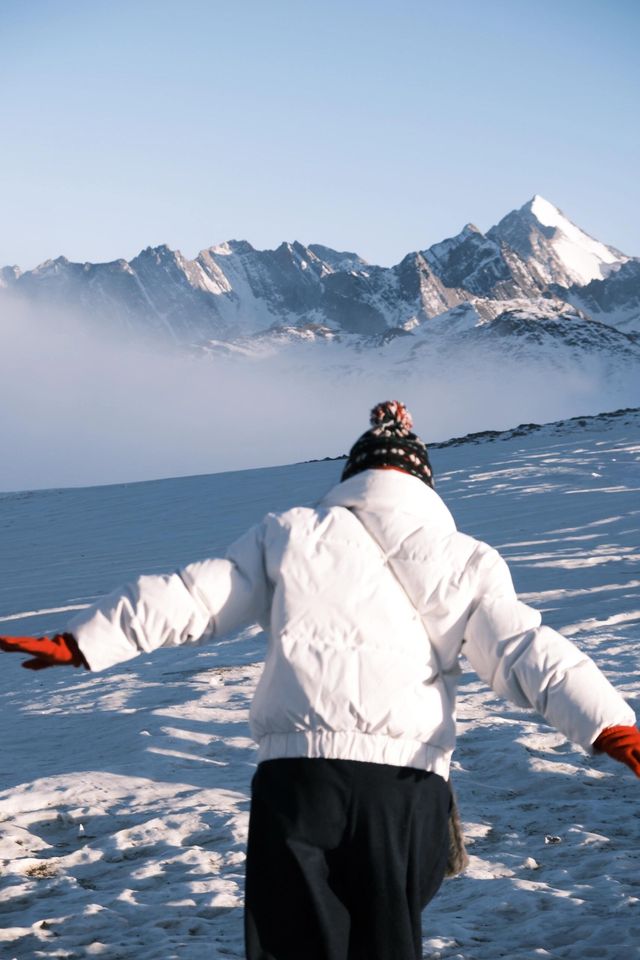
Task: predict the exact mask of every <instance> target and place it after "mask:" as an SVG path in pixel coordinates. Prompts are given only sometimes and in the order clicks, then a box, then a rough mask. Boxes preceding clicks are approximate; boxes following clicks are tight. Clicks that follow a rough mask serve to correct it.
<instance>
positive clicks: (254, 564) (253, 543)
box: [0, 525, 270, 670]
mask: <svg viewBox="0 0 640 960" xmlns="http://www.w3.org/2000/svg"><path fill="white" fill-rule="evenodd" d="M269 598H270V588H269V584H268V581H267V578H266V575H265V571H264V562H263V552H262V528H261V525H259V526H257V527H253V528H252V529H251V530H249V531H248V532H247V533H246V534H244V536H242V537H240V539H239V540H236V542H235V543H234V544H233V545H232V546H231V547H230V548H229V550H228V552H227V557H226V558H225V559H212V560H204V561H202V562H200V563H193V564H190V565H189V566H187V567H184V568H183V569H181V570H179V571H178V572H176V573H172V574H166V575H162V576H143V577H139V578H138V579H137V580H136V581H134V582H133V583H131V584H128V585H127V586H125V587H122V588H120V589H118V590H115V591H114V592H113V593H111V594H109V595H107V596H106V597H103V598H102V599H101V600H99V601H98V602H97V603H96V604H94V605H93V606H91V607H89V608H88V609H87V610H84V611H83V612H82V613H81V614H80V615H79V616H77V617H75V618H74V619H73V620H72V621H71V622H70V623H69V631H68V632H67V633H64V634H58V635H57V636H56V637H54V638H52V639H47V638H45V637H41V638H32V637H13V638H5V639H4V642H3V643H0V647H1V648H2V649H3V650H11V651H17V652H22V653H32V654H35V655H36V658H37V661H38V665H37V666H35V664H34V662H33V661H26V663H25V664H24V666H27V667H29V668H30V669H40V668H41V667H46V666H53V665H54V664H66V665H75V666H77V665H80V664H84V665H85V666H87V667H88V668H89V669H90V670H104V669H106V668H107V667H111V666H113V665H114V664H116V663H122V662H124V661H126V660H130V659H131V658H132V657H135V656H137V655H138V654H139V653H142V652H145V653H149V652H151V651H152V650H156V649H157V648H158V647H166V646H179V645H181V644H186V643H198V642H200V641H202V640H204V639H208V638H210V637H212V636H219V635H221V634H224V633H229V632H231V631H233V630H237V629H239V628H240V627H242V626H246V625H248V624H250V623H255V622H264V621H265V619H266V618H267V612H268V608H269Z"/></svg>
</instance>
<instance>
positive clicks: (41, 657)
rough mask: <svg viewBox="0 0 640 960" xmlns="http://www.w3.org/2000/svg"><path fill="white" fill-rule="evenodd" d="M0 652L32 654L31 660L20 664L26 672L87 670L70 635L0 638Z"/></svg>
mask: <svg viewBox="0 0 640 960" xmlns="http://www.w3.org/2000/svg"><path fill="white" fill-rule="evenodd" d="M0 650H5V651H6V652H7V653H29V654H32V659H31V660H25V661H24V663H23V664H22V666H23V667H26V668H27V670H43V669H44V668H45V667H58V666H68V667H86V668H87V670H88V669H89V664H88V663H87V661H86V660H85V658H84V657H83V656H82V653H81V652H80V648H79V647H78V644H77V643H76V640H75V637H74V636H73V634H71V633H57V634H56V635H55V637H0Z"/></svg>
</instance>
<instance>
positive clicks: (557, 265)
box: [488, 194, 629, 287]
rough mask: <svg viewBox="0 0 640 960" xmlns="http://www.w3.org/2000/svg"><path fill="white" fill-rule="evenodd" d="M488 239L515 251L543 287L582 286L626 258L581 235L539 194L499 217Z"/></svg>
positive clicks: (580, 231)
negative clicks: (551, 284)
mask: <svg viewBox="0 0 640 960" xmlns="http://www.w3.org/2000/svg"><path fill="white" fill-rule="evenodd" d="M488 236H489V237H491V238H492V239H494V240H497V241H498V242H499V243H502V244H506V245H507V246H508V247H510V248H511V249H512V250H515V251H516V253H518V254H519V255H520V257H522V259H523V260H524V261H525V262H526V263H527V265H528V266H529V268H530V270H531V272H532V274H533V275H534V276H536V277H537V279H538V280H539V281H540V282H541V283H543V284H548V283H557V284H560V285H561V286H565V287H569V286H572V285H573V284H581V285H584V284H587V283H590V282H591V280H600V279H602V278H603V277H606V276H608V274H609V273H610V271H611V267H612V266H613V265H614V264H620V263H622V262H624V261H626V260H628V259H629V258H628V257H626V256H625V255H624V254H622V253H620V251H619V250H616V249H615V248H614V247H609V246H607V245H606V244H604V243H601V242H600V241H599V240H595V239H594V238H593V237H591V236H590V235H589V234H588V233H585V231H584V230H581V229H580V227H578V226H576V224H575V223H573V222H572V221H571V220H569V218H568V217H566V216H565V215H564V214H563V212H562V211H561V210H560V209H559V208H558V207H556V206H555V205H554V204H553V203H550V201H549V200H546V199H545V198H544V197H541V196H540V195H539V194H536V195H535V196H534V197H533V198H532V199H531V200H529V201H528V202H527V203H525V205H524V206H523V207H520V209H519V210H513V211H512V212H511V213H508V214H507V216H506V217H503V219H502V220H501V221H500V222H499V223H498V224H497V226H495V227H492V228H491V230H489V232H488Z"/></svg>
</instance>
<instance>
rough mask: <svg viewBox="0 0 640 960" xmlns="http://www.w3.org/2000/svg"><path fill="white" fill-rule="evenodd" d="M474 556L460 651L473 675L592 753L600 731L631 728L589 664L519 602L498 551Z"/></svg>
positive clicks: (622, 706) (625, 711) (628, 716)
mask: <svg viewBox="0 0 640 960" xmlns="http://www.w3.org/2000/svg"><path fill="white" fill-rule="evenodd" d="M479 552H480V558H479V562H477V564H476V568H475V571H474V575H473V581H474V584H473V590H474V596H475V599H474V603H473V605H472V608H471V609H472V612H471V616H470V617H469V620H468V622H467V625H466V630H465V634H464V637H465V641H464V646H463V652H464V653H465V655H466V657H467V659H468V660H469V662H470V663H471V666H472V667H473V668H474V670H475V671H476V673H477V674H478V676H479V677H480V678H481V679H482V680H484V681H485V682H486V683H488V684H489V685H490V686H491V687H492V688H493V689H494V690H495V692H496V693H497V694H499V695H500V696H502V697H505V698H506V699H508V700H510V701H511V702H512V703H515V704H517V705H518V706H522V707H531V708H533V709H534V710H537V711H538V713H540V714H541V715H542V716H543V717H544V718H545V720H546V721H547V722H548V723H549V724H550V725H551V726H553V727H555V728H556V729H557V730H559V731H560V732H561V733H563V734H564V735H565V736H566V737H567V738H568V739H569V740H572V741H573V742H575V743H578V744H580V745H581V746H582V747H584V748H585V749H586V750H589V751H591V750H592V745H593V742H594V741H595V740H596V739H597V737H598V735H599V734H600V733H601V732H602V730H603V729H604V728H605V727H610V726H616V725H618V724H623V725H631V724H633V723H635V715H634V712H633V710H632V709H631V708H630V707H629V705H628V704H627V703H626V702H625V701H624V700H623V698H622V697H621V696H620V694H619V693H618V692H617V691H616V690H615V689H614V688H613V687H612V685H611V684H610V683H609V681H608V680H607V679H606V677H605V676H604V674H603V673H602V672H601V671H600V669H599V668H598V667H597V666H596V664H595V663H594V662H593V660H591V659H590V658H589V657H588V656H587V655H586V654H585V653H583V652H582V651H581V650H579V649H578V647H577V646H576V645H575V644H573V643H572V642H571V641H570V640H567V638H566V637H563V636H562V635H561V634H560V633H558V632H557V631H555V630H553V629H551V628H550V627H546V626H542V625H541V617H540V614H539V612H538V611H536V610H534V609H533V608H532V607H529V606H527V605H526V604H524V603H522V602H521V601H519V600H518V598H517V596H516V593H515V590H514V587H513V583H512V580H511V574H510V572H509V568H508V567H507V564H506V563H505V561H504V560H503V559H502V557H501V556H500V555H499V554H498V553H497V551H495V550H493V549H491V548H489V547H486V545H484V544H482V545H481V549H480V551H479Z"/></svg>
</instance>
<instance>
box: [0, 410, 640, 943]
mask: <svg viewBox="0 0 640 960" xmlns="http://www.w3.org/2000/svg"><path fill="white" fill-rule="evenodd" d="M412 429H413V422H412V419H411V417H410V414H409V413H408V411H407V409H406V408H405V407H404V405H403V404H401V403H399V402H397V401H387V402H385V403H382V404H378V405H377V406H376V407H375V408H374V409H373V411H372V413H371V429H369V430H367V431H366V432H365V433H364V434H363V435H362V436H361V437H360V438H359V439H358V440H357V441H356V443H355V445H354V446H353V447H352V449H351V451H350V453H349V456H348V459H347V462H346V465H345V468H344V472H343V474H342V478H341V481H340V482H339V483H338V484H337V485H336V486H335V487H333V489H331V490H330V491H329V492H328V493H327V494H326V496H324V497H323V499H322V500H321V501H320V502H319V503H318V504H316V505H315V506H312V507H295V508H293V509H291V510H287V511H285V512H283V513H275V514H268V515H267V516H266V517H265V518H264V519H263V520H262V522H260V523H259V524H257V525H256V526H254V527H253V528H252V529H251V530H249V531H248V532H247V533H246V534H244V535H243V536H242V537H240V539H239V540H237V541H236V542H235V543H234V544H233V545H232V546H231V547H230V548H229V550H228V552H227V556H226V558H214V559H206V560H203V561H200V562H196V563H192V564H190V565H188V566H186V567H185V568H184V569H181V570H179V571H178V572H176V573H172V574H167V575H162V576H158V575H154V576H142V577H140V578H139V579H138V580H137V581H136V582H135V583H133V584H131V585H129V586H127V587H125V588H123V589H122V590H117V591H115V592H114V593H112V594H110V595H109V596H107V597H105V598H104V599H102V600H100V601H99V602H98V603H96V604H95V605H94V606H92V607H90V608H89V609H87V610H86V611H84V612H82V613H81V614H80V615H79V616H77V617H76V619H75V620H73V621H72V622H71V623H70V625H69V629H68V631H67V632H65V633H63V634H59V635H57V636H55V637H53V638H46V637H41V638H24V637H23V638H20V637H6V638H4V639H2V641H1V643H0V645H1V646H2V649H3V650H7V651H17V652H23V653H29V654H31V655H32V658H31V659H30V660H28V661H26V662H25V663H24V664H23V665H24V666H26V667H28V668H30V669H40V668H42V667H48V666H51V665H54V664H70V665H75V666H84V667H86V668H87V669H90V670H104V669H106V668H108V667H110V666H112V665H114V664H117V663H121V662H123V661H126V660H128V659H130V658H131V657H135V656H136V655H137V654H139V653H141V652H143V651H144V652H146V653H148V652H150V651H152V650H155V649H157V648H158V647H163V646H174V645H178V644H187V643H195V642H199V641H201V640H203V639H211V638H215V637H219V636H221V635H223V634H227V633H231V632H233V631H235V630H238V629H239V628H241V627H243V626H246V625H248V624H250V623H258V624H260V625H261V626H262V628H263V629H264V631H265V634H267V637H268V643H267V648H266V655H265V664H264V669H263V672H262V675H261V677H260V680H259V682H258V685H257V688H256V691H255V695H254V698H253V702H252V706H251V711H250V724H251V730H252V733H253V736H254V737H255V739H256V740H257V743H258V755H257V760H258V766H257V770H256V773H255V776H254V778H253V781H252V801H251V812H250V823H249V837H248V844H247V861H246V894H245V937H246V955H247V957H248V958H249V960H365V958H366V960H415V958H419V957H420V956H421V912H422V910H423V909H424V907H425V906H426V904H427V903H428V902H429V900H430V899H431V898H432V897H433V896H434V894H435V893H436V892H437V890H438V888H439V886H440V884H441V882H442V879H443V876H444V872H445V865H446V859H447V846H448V815H449V808H450V803H451V793H450V787H449V782H448V781H449V765H450V759H451V754H452V752H453V749H454V744H455V696H456V685H457V680H458V675H459V673H460V666H459V660H460V657H461V654H464V655H465V656H466V658H467V659H468V661H469V662H470V663H471V665H472V667H473V668H474V669H475V671H476V673H477V674H478V676H479V677H480V678H482V680H484V681H486V682H487V683H488V684H489V685H490V686H491V687H492V688H493V689H494V690H495V692H496V693H498V694H499V695H500V696H502V697H504V698H506V699H508V700H510V701H511V702H512V703H514V704H517V705H518V706H520V707H530V708H533V709H535V710H537V711H538V713H539V714H541V715H542V717H544V718H545V720H546V721H547V722H548V723H549V724H551V725H552V726H553V727H555V728H556V729H558V730H559V731H561V732H562V733H563V734H565V735H566V736H567V737H568V738H569V739H570V740H572V741H574V742H575V743H577V744H579V745H581V746H582V747H584V748H585V749H586V750H588V751H591V752H593V751H597V750H601V751H605V752H607V753H609V754H610V755H611V756H613V757H615V758H616V759H618V760H620V761H623V762H624V763H626V764H628V765H629V766H630V767H631V769H632V770H633V771H634V772H635V773H636V775H639V776H640V732H639V731H638V729H637V728H636V727H635V716H634V713H633V711H632V710H631V708H630V707H629V706H628V705H627V704H626V702H625V701H624V700H623V699H622V697H621V696H620V695H619V694H618V693H617V692H616V690H615V689H614V688H613V687H612V686H611V684H610V683H609V682H608V680H607V679H606V678H605V677H604V675H603V674H602V673H601V672H600V670H599V669H598V668H597V667H596V665H595V663H594V662H593V661H592V660H590V659H589V658H588V657H587V656H586V655H585V654H584V653H583V652H581V651H580V650H579V649H578V648H577V647H576V646H575V645H573V644H572V643H571V642H570V641H569V640H567V639H566V638H564V637H563V636H561V635H560V634H559V633H557V632H555V631H554V630H552V629H550V628H549V627H547V626H543V625H541V617H540V614H539V613H538V612H537V611H536V610H534V609H532V608H531V607H529V606H527V605H525V604H524V603H522V602H520V601H519V600H518V598H517V596H516V593H515V591H514V587H513V584H512V581H511V576H510V573H509V570H508V567H507V564H506V563H505V561H504V560H503V559H502V558H501V556H500V555H499V554H498V552H497V551H496V550H494V549H493V548H491V547H490V546H488V545H487V544H485V543H483V542H480V541H478V540H476V539H474V538H473V537H470V536H468V535H466V534H464V533H461V532H459V531H458V530H457V529H456V526H455V524H454V521H453V518H452V516H451V514H450V512H449V510H448V509H447V507H446V506H445V504H444V502H443V501H442V499H441V498H440V497H439V496H438V494H437V493H436V492H435V490H434V483H433V473H432V469H431V464H430V461H429V456H428V451H427V448H426V446H425V444H424V443H423V442H422V440H420V438H419V437H418V436H416V434H415V433H413V432H412Z"/></svg>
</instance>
